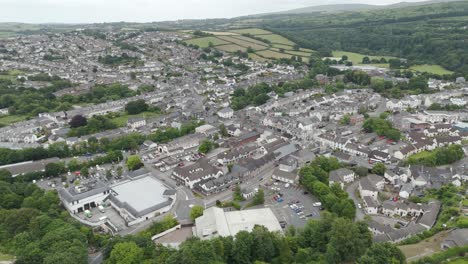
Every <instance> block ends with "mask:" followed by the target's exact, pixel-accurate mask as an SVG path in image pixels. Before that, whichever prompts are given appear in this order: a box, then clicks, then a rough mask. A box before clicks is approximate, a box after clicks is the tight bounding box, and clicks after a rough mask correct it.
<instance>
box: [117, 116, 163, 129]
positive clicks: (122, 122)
mask: <svg viewBox="0 0 468 264" xmlns="http://www.w3.org/2000/svg"><path fill="white" fill-rule="evenodd" d="M158 115H159V114H158V113H153V112H143V113H141V114H137V115H127V114H123V113H122V114H121V115H120V116H119V117H116V118H112V122H113V123H114V124H116V125H117V126H119V127H124V126H126V125H127V121H128V119H129V118H131V117H145V118H146V119H148V118H153V117H156V116H158Z"/></svg>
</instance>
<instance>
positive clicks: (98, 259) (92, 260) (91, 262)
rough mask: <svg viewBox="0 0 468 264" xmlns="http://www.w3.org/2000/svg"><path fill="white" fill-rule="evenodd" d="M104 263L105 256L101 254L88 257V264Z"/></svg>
mask: <svg viewBox="0 0 468 264" xmlns="http://www.w3.org/2000/svg"><path fill="white" fill-rule="evenodd" d="M102 261H103V256H102V253H101V252H97V253H94V254H92V255H88V264H100V263H102Z"/></svg>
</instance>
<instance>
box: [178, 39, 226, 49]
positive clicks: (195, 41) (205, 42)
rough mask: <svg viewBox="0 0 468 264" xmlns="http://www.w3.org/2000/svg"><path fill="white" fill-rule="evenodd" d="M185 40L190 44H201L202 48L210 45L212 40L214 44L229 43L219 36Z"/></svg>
mask: <svg viewBox="0 0 468 264" xmlns="http://www.w3.org/2000/svg"><path fill="white" fill-rule="evenodd" d="M185 42H187V43H188V44H192V45H197V46H199V47H201V48H206V47H209V46H210V42H211V43H212V44H213V45H214V46H218V45H224V44H228V42H226V41H224V40H222V39H219V38H217V37H203V38H194V39H189V40H186V41H185Z"/></svg>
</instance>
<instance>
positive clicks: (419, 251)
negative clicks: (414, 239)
mask: <svg viewBox="0 0 468 264" xmlns="http://www.w3.org/2000/svg"><path fill="white" fill-rule="evenodd" d="M447 236H448V233H447V232H446V231H444V232H440V233H438V234H436V235H434V236H432V237H430V238H427V239H424V240H423V241H421V242H419V243H416V244H411V245H403V246H399V248H400V249H401V251H403V253H404V254H405V256H406V261H408V262H411V261H415V260H418V259H420V258H423V257H428V256H430V255H432V254H435V253H437V252H441V251H442V250H441V249H440V243H441V242H442V241H443V240H444V239H445V238H446V237H447Z"/></svg>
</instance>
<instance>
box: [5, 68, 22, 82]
mask: <svg viewBox="0 0 468 264" xmlns="http://www.w3.org/2000/svg"><path fill="white" fill-rule="evenodd" d="M20 74H23V72H22V71H20V70H9V71H8V72H0V79H3V80H5V79H6V80H11V81H14V80H16V78H17V77H18V75H20Z"/></svg>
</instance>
